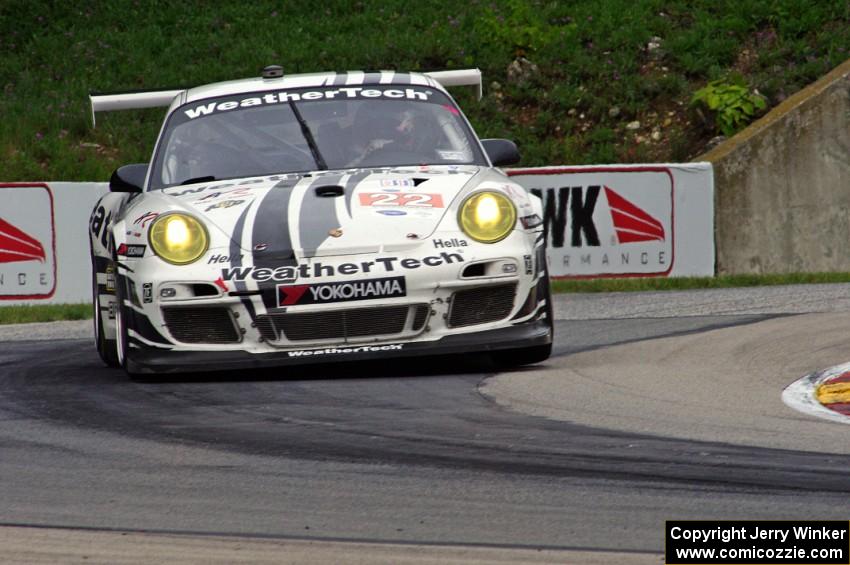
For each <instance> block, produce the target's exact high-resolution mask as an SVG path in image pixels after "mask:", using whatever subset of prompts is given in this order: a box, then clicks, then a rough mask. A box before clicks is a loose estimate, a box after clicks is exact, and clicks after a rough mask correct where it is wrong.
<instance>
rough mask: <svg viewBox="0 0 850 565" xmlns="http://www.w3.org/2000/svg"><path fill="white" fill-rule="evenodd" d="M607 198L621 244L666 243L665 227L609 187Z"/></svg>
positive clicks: (606, 190) (606, 193)
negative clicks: (654, 241) (639, 242)
mask: <svg viewBox="0 0 850 565" xmlns="http://www.w3.org/2000/svg"><path fill="white" fill-rule="evenodd" d="M605 197H606V198H608V206H609V207H610V208H611V221H612V222H613V223H614V230H615V231H616V232H617V241H618V242H619V243H633V242H636V241H653V240H658V241H664V226H663V225H662V224H661V222H659V221H658V220H656V219H655V218H653V217H652V216H650V215H649V214H647V213H646V212H645V211H643V210H641V209H640V208H638V207H637V206H635V205H634V204H632V203H631V202H629V201H628V200H626V199H625V198H623V197H622V196H620V195H619V194H617V193H616V192H614V191H613V190H611V189H610V188H608V187H607V186H606V187H605Z"/></svg>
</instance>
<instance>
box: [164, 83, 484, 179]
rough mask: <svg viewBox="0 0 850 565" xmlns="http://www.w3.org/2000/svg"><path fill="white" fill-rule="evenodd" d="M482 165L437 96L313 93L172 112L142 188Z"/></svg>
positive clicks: (385, 88) (341, 90)
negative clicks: (353, 170)
mask: <svg viewBox="0 0 850 565" xmlns="http://www.w3.org/2000/svg"><path fill="white" fill-rule="evenodd" d="M485 163H486V162H485V159H484V156H483V155H482V154H481V151H480V149H479V147H478V143H477V142H476V140H475V138H474V135H473V133H472V132H471V130H470V129H469V126H468V125H467V123H466V120H464V118H463V116H462V115H461V113H460V111H459V110H458V109H457V107H456V106H455V104H454V103H453V102H452V100H451V99H450V98H449V97H448V96H446V95H445V94H443V93H442V92H440V91H437V90H434V89H432V88H425V87H412V86H403V87H401V86H398V85H381V86H371V87H370V86H367V87H319V88H311V89H299V90H287V91H276V92H268V93H253V94H242V95H235V96H234V95H231V96H226V97H221V98H211V99H206V100H202V101H198V102H192V103H190V104H187V105H185V106H183V107H181V108H179V109H178V110H176V111H175V112H174V113H172V115H171V116H170V118H169V120H168V123H167V125H166V128H165V131H164V132H163V137H162V141H161V142H160V145H159V147H158V149H157V154H156V156H155V158H154V165H153V171H152V175H151V182H150V188H151V189H153V190H156V189H160V188H164V187H168V186H174V185H179V184H189V183H191V182H201V181H209V180H218V179H227V178H236V177H247V176H262V175H271V174H277V173H289V172H300V171H312V170H317V169H325V168H327V169H344V168H352V167H391V166H399V165H463V164H477V165H484V164H485Z"/></svg>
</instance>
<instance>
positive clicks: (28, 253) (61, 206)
mask: <svg viewBox="0 0 850 565" xmlns="http://www.w3.org/2000/svg"><path fill="white" fill-rule="evenodd" d="M107 190H108V185H107V184H106V183H90V182H88V183H84V182H51V183H8V184H0V306H3V305H7V304H63V303H80V302H89V301H90V300H91V259H90V257H89V235H88V219H89V217H90V216H91V212H92V209H93V208H94V204H95V202H97V199H98V198H100V197H101V195H103V194H105V193H106V192H107Z"/></svg>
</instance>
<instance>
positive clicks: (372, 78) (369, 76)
mask: <svg viewBox="0 0 850 565" xmlns="http://www.w3.org/2000/svg"><path fill="white" fill-rule="evenodd" d="M380 82H381V73H366V74H365V75H363V84H379V83H380Z"/></svg>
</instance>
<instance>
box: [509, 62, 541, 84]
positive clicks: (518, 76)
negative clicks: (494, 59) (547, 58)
mask: <svg viewBox="0 0 850 565" xmlns="http://www.w3.org/2000/svg"><path fill="white" fill-rule="evenodd" d="M539 71H540V69H538V68H537V65H535V64H534V63H532V62H531V61H529V60H528V59H526V58H525V57H518V58H517V59H514V60H513V61H512V62H511V64H510V65H508V82H510V83H514V84H521V83H524V82H528V80H529V79H531V78H532V77H533V76H534V75H536V74H537V73H538V72H539Z"/></svg>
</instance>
